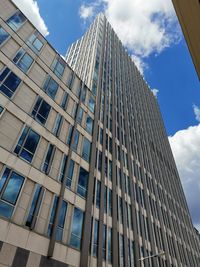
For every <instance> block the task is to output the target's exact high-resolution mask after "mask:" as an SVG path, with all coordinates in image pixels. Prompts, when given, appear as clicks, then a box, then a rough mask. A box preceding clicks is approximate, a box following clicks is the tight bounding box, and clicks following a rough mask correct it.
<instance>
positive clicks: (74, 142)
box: [72, 130, 79, 151]
mask: <svg viewBox="0 0 200 267" xmlns="http://www.w3.org/2000/svg"><path fill="white" fill-rule="evenodd" d="M78 141H79V132H78V130H75V133H74V139H73V143H72V149H73V150H75V151H76V150H77V147H78Z"/></svg>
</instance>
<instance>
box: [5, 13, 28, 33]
mask: <svg viewBox="0 0 200 267" xmlns="http://www.w3.org/2000/svg"><path fill="white" fill-rule="evenodd" d="M25 20H26V18H25V16H24V15H23V14H22V13H21V12H20V11H19V10H18V11H17V12H16V13H15V14H14V15H13V16H12V17H10V18H9V19H8V20H7V24H8V25H9V26H10V27H11V28H12V29H13V30H14V31H16V30H18V29H19V28H20V27H21V25H22V24H23V23H24V21H25Z"/></svg>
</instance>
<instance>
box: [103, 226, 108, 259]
mask: <svg viewBox="0 0 200 267" xmlns="http://www.w3.org/2000/svg"><path fill="white" fill-rule="evenodd" d="M106 238H107V227H106V225H105V224H104V225H103V247H102V254H103V259H104V260H106V243H107V242H106Z"/></svg>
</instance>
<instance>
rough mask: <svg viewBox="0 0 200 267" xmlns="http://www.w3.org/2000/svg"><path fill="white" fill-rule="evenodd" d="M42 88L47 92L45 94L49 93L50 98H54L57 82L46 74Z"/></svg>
mask: <svg viewBox="0 0 200 267" xmlns="http://www.w3.org/2000/svg"><path fill="white" fill-rule="evenodd" d="M43 89H44V91H45V92H46V93H47V95H49V96H50V97H51V98H52V99H55V96H56V93H57V91H58V83H57V82H56V81H54V79H52V78H51V76H49V75H48V76H47V79H46V81H45V83H44V86H43Z"/></svg>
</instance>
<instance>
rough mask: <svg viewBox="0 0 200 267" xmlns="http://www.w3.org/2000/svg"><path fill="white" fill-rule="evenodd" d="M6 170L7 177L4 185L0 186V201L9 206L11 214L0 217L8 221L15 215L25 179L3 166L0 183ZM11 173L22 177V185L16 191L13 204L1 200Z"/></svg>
mask: <svg viewBox="0 0 200 267" xmlns="http://www.w3.org/2000/svg"><path fill="white" fill-rule="evenodd" d="M6 169H8V171H9V173H8V175H7V177H6V179H5V181H4V183H3V185H2V187H1V189H0V201H1V202H3V203H6V204H7V205H10V206H11V207H12V208H13V209H12V211H11V214H10V216H9V217H6V216H3V215H0V217H3V218H6V219H8V220H10V219H11V218H12V216H13V214H14V213H15V210H16V208H17V204H18V201H19V199H20V196H21V194H22V191H23V188H24V185H25V183H26V177H24V176H23V175H21V174H20V173H19V172H17V171H15V170H13V169H12V168H9V167H8V166H6V165H5V166H4V167H3V168H2V171H1V173H0V174H1V175H0V177H1V178H0V181H1V179H2V176H3V175H4V173H5V171H6ZM13 173H15V174H17V175H19V176H20V177H22V178H23V180H22V184H21V186H20V189H19V191H18V193H17V197H16V200H15V202H14V203H11V202H10V201H7V200H5V199H3V198H2V196H3V195H4V193H5V191H6V189H7V186H8V184H9V181H10V179H11V176H12V174H13Z"/></svg>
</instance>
